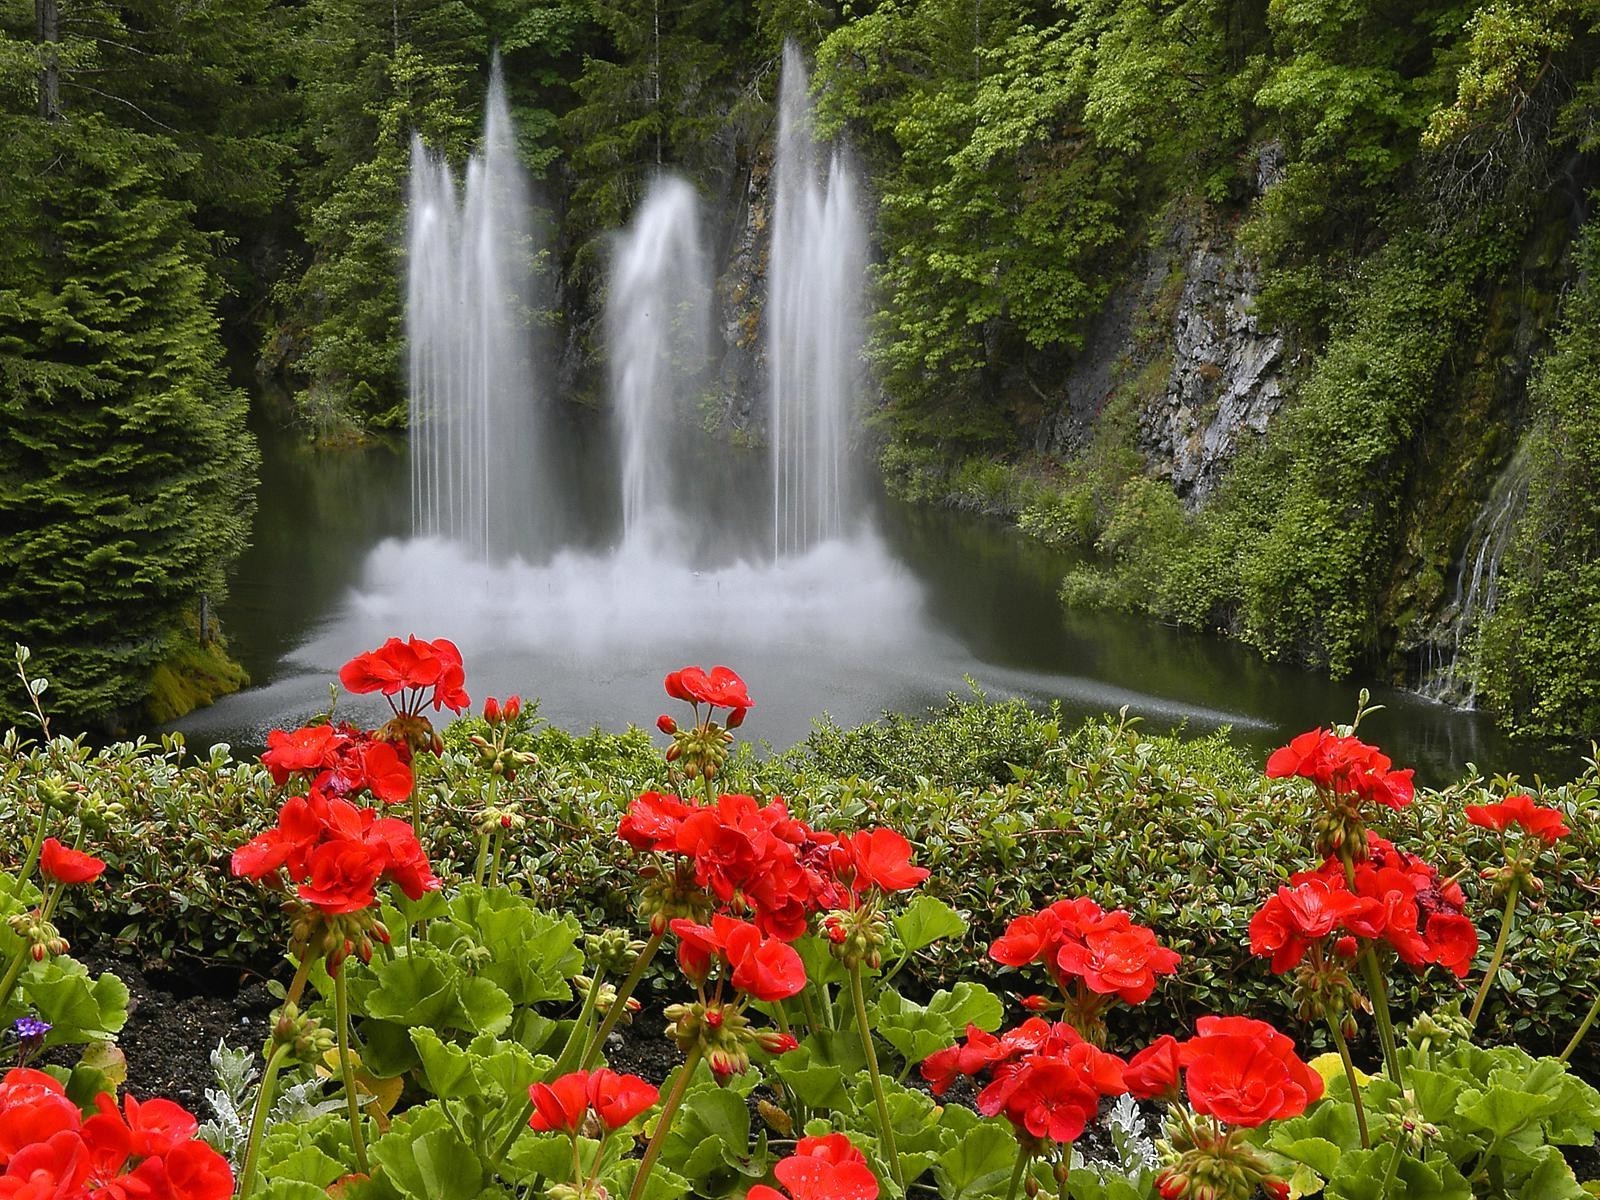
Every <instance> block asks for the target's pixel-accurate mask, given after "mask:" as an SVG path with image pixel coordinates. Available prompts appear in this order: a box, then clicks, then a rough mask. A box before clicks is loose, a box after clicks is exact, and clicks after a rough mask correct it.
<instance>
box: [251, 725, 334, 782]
mask: <svg viewBox="0 0 1600 1200" xmlns="http://www.w3.org/2000/svg"><path fill="white" fill-rule="evenodd" d="M339 737H340V733H339V730H337V729H335V728H334V727H333V726H332V725H307V726H304V727H302V728H300V729H295V730H283V729H274V730H272V731H271V732H270V733H268V734H267V748H266V749H265V750H264V751H262V754H261V765H262V766H264V767H266V768H267V770H269V771H271V772H272V781H273V782H274V783H277V784H279V785H282V784H285V783H287V782H288V781H289V776H291V775H293V774H296V773H301V774H315V773H316V772H318V771H321V770H322V769H323V768H324V767H331V766H332V765H333V756H334V750H335V744H336V743H337V742H338V740H339Z"/></svg>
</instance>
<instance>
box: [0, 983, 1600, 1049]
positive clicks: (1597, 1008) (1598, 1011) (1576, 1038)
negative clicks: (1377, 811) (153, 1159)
mask: <svg viewBox="0 0 1600 1200" xmlns="http://www.w3.org/2000/svg"><path fill="white" fill-rule="evenodd" d="M5 995H6V993H4V992H3V991H0V1001H3V1000H4V999H5ZM1596 1017H1600V996H1596V997H1595V998H1594V1003H1593V1004H1591V1005H1590V1006H1589V1013H1588V1015H1587V1016H1585V1017H1584V1018H1583V1024H1582V1025H1579V1026H1578V1032H1577V1033H1575V1034H1573V1035H1572V1040H1571V1041H1570V1042H1568V1043H1567V1048H1566V1049H1565V1050H1563V1051H1562V1052H1561V1055H1560V1061H1561V1062H1566V1061H1567V1060H1568V1059H1569V1058H1571V1057H1572V1052H1573V1051H1574V1050H1576V1049H1577V1048H1578V1043H1579V1042H1581V1041H1583V1035H1584V1034H1586V1033H1588V1032H1589V1026H1591V1025H1593V1024H1594V1019H1595V1018H1596Z"/></svg>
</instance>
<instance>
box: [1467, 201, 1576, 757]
mask: <svg viewBox="0 0 1600 1200" xmlns="http://www.w3.org/2000/svg"><path fill="white" fill-rule="evenodd" d="M1597 256H1600V238H1597V234H1596V231H1595V229H1594V227H1593V226H1591V227H1590V228H1589V229H1588V230H1587V231H1586V233H1585V236H1584V239H1583V242H1582V244H1581V246H1580V255H1579V257H1580V271H1581V274H1580V276H1579V282H1578V285H1577V286H1576V287H1575V288H1574V289H1573V290H1572V291H1571V292H1569V293H1568V295H1567V299H1566V304H1565V308H1564V321H1563V325H1562V328H1561V330H1560V331H1559V333H1558V334H1557V336H1556V340H1555V344H1554V346H1553V347H1552V349H1551V352H1550V354H1549V355H1548V356H1547V357H1546V358H1545V359H1544V361H1543V362H1542V363H1541V364H1540V368H1539V371H1538V373H1537V375H1536V376H1535V377H1534V380H1533V382H1532V384H1531V385H1530V387H1529V396H1530V400H1531V402H1532V405H1533V426H1532V429H1531V430H1530V431H1529V433H1528V435H1527V437H1528V439H1529V442H1528V446H1527V450H1526V453H1527V454H1528V456H1529V461H1530V474H1529V483H1528V494H1527V502H1526V507H1525V508H1524V510H1523V513H1522V517H1521V520H1520V521H1519V522H1518V524H1517V527H1516V531H1515V534H1514V536H1513V542H1512V546H1511V548H1510V550H1509V552H1508V553H1507V554H1506V556H1505V558H1504V560H1503V561H1502V565H1501V579H1500V594H1499V605H1498V607H1497V608H1496V609H1495V611H1494V612H1493V613H1492V614H1490V615H1489V616H1488V618H1487V619H1486V621H1485V623H1484V626H1483V629H1482V631H1481V634H1482V641H1481V644H1480V648H1479V658H1480V664H1481V672H1482V681H1483V690H1484V692H1485V694H1486V696H1487V698H1488V700H1489V702H1490V703H1491V704H1492V705H1493V706H1494V707H1495V708H1497V709H1499V710H1500V711H1501V712H1502V713H1504V714H1507V715H1508V716H1511V717H1513V718H1514V720H1515V721H1516V722H1517V724H1518V725H1520V726H1522V727H1525V728H1529V729H1537V730H1542V731H1544V732H1546V733H1550V734H1555V735H1558V736H1565V737H1571V738H1583V737H1588V736H1592V735H1593V733H1594V731H1595V730H1596V729H1600V648H1597V646H1596V643H1595V638H1594V636H1593V631H1594V629H1595V628H1596V627H1597V625H1600V384H1597V382H1596V381H1597V379H1600V291H1597V285H1596V282H1595V276H1594V272H1595V269H1596V267H1597V266H1600V257H1597Z"/></svg>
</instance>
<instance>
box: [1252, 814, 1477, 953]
mask: <svg viewBox="0 0 1600 1200" xmlns="http://www.w3.org/2000/svg"><path fill="white" fill-rule="evenodd" d="M1290 884H1291V885H1292V886H1290V887H1286V888H1280V889H1278V892H1277V894H1276V895H1274V896H1271V897H1269V898H1268V900H1267V902H1266V903H1265V904H1264V905H1262V907H1261V909H1260V911H1259V912H1257V913H1256V915H1255V916H1254V917H1253V918H1252V919H1251V922H1250V950H1251V953H1253V954H1257V955H1260V956H1262V957H1271V958H1272V960H1273V970H1274V971H1279V972H1282V971H1285V970H1288V969H1289V968H1290V967H1293V966H1295V965H1297V964H1298V963H1299V962H1300V960H1301V959H1302V958H1303V957H1304V955H1305V951H1306V947H1307V946H1308V945H1309V944H1310V943H1311V942H1314V941H1316V940H1318V939H1320V938H1323V937H1326V936H1329V935H1330V934H1333V935H1343V936H1346V937H1352V938H1356V939H1361V940H1364V941H1368V942H1381V943H1383V944H1384V945H1386V946H1388V947H1389V948H1390V949H1392V950H1393V951H1394V952H1395V954H1396V955H1397V956H1398V957H1399V959H1400V961H1401V962H1403V963H1405V964H1406V965H1408V966H1413V967H1422V966H1427V965H1429V964H1436V965H1438V966H1441V967H1443V968H1445V969H1446V970H1447V971H1450V972H1452V973H1453V974H1454V975H1455V976H1456V977H1457V978H1460V977H1462V976H1464V975H1466V973H1467V970H1468V968H1469V967H1470V966H1471V965H1472V959H1473V956H1474V955H1475V954H1476V953H1477V952H1478V930H1477V927H1476V926H1474V925H1473V923H1472V921H1471V919H1470V918H1469V917H1467V916H1466V915H1465V909H1466V896H1465V895H1463V893H1462V891H1461V887H1460V885H1459V884H1457V883H1455V882H1454V881H1453V880H1448V879H1441V878H1440V876H1439V871H1438V869H1437V868H1436V867H1433V866H1431V865H1429V864H1428V863H1426V862H1424V861H1423V860H1422V859H1420V858H1418V857H1417V856H1416V855H1414V854H1407V853H1406V852H1405V851H1403V850H1398V849H1396V848H1395V846H1394V844H1393V843H1392V842H1390V841H1388V840H1387V839H1385V838H1382V837H1379V836H1378V835H1377V834H1375V833H1372V832H1370V831H1368V833H1367V853H1366V856H1365V858H1364V859H1363V860H1362V861H1361V862H1359V863H1357V864H1356V865H1355V866H1354V868H1347V867H1346V866H1345V864H1344V863H1342V862H1341V861H1340V860H1338V859H1329V860H1327V861H1326V862H1324V863H1323V864H1322V865H1321V866H1320V867H1318V868H1317V869H1316V870H1314V871H1302V872H1300V873H1299V874H1297V875H1294V876H1291V878H1290ZM1357 949H1358V947H1356V946H1355V945H1351V944H1348V943H1347V944H1346V945H1345V946H1343V947H1336V950H1337V951H1338V952H1339V953H1340V954H1341V955H1342V957H1345V958H1353V957H1355V954H1356V951H1357Z"/></svg>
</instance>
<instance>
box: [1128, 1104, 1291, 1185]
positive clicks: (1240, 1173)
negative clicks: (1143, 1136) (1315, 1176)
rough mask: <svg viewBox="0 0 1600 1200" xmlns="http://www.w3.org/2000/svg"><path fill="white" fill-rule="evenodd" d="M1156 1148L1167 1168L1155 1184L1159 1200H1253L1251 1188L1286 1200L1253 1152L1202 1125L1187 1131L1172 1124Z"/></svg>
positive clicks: (1269, 1170)
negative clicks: (1165, 1161) (1165, 1137)
mask: <svg viewBox="0 0 1600 1200" xmlns="http://www.w3.org/2000/svg"><path fill="white" fill-rule="evenodd" d="M1167 1133H1168V1138H1167V1140H1166V1141H1162V1142H1159V1143H1157V1149H1158V1150H1160V1151H1161V1152H1162V1154H1163V1157H1164V1158H1166V1159H1167V1160H1168V1162H1169V1164H1170V1165H1168V1166H1167V1167H1166V1169H1164V1170H1163V1171H1162V1172H1161V1174H1160V1175H1159V1176H1158V1177H1157V1179H1156V1191H1157V1192H1158V1193H1159V1194H1160V1196H1161V1200H1254V1197H1255V1196H1256V1194H1257V1189H1259V1190H1260V1191H1262V1192H1265V1193H1266V1194H1267V1195H1268V1196H1272V1197H1287V1196H1288V1194H1289V1189H1288V1185H1287V1184H1286V1183H1285V1182H1284V1181H1283V1180H1282V1179H1279V1178H1278V1177H1277V1175H1276V1174H1275V1173H1274V1171H1273V1169H1272V1167H1271V1166H1269V1165H1268V1164H1267V1163H1266V1162H1265V1161H1263V1160H1262V1158H1261V1157H1260V1155H1259V1154H1257V1152H1256V1150H1255V1148H1254V1147H1253V1146H1251V1145H1250V1144H1249V1143H1248V1142H1245V1141H1242V1140H1240V1139H1238V1138H1237V1137H1235V1136H1234V1135H1233V1134H1232V1133H1224V1132H1221V1131H1220V1130H1218V1129H1217V1128H1216V1127H1215V1126H1212V1125H1210V1124H1209V1123H1206V1122H1198V1123H1194V1124H1190V1125H1188V1126H1187V1127H1185V1126H1184V1125H1182V1124H1180V1123H1177V1122H1174V1123H1173V1124H1172V1125H1171V1126H1169V1127H1168V1130H1167Z"/></svg>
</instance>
